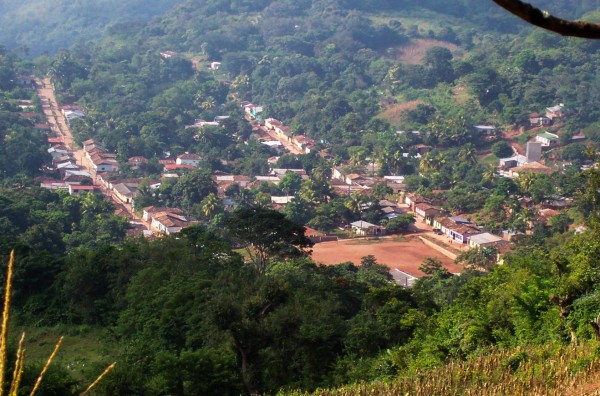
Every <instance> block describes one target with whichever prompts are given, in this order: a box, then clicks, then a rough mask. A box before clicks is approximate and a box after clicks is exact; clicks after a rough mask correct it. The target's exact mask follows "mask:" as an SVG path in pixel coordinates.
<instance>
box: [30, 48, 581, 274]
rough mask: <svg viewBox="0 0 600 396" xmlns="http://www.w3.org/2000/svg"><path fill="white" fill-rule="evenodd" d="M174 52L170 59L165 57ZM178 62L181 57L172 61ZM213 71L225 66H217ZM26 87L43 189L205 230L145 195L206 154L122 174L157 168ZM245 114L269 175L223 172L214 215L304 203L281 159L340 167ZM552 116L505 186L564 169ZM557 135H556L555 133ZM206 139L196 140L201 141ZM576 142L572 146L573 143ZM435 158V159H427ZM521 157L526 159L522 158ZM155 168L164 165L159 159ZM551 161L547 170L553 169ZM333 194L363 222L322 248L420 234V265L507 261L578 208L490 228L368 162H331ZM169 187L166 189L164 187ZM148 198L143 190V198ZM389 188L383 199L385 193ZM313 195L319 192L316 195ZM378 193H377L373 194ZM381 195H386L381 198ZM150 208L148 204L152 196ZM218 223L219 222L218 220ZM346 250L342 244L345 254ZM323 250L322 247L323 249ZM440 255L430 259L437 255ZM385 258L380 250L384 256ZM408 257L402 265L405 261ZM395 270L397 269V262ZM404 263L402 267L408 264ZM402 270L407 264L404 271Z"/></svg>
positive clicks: (298, 173) (296, 175) (246, 108)
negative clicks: (556, 153)
mask: <svg viewBox="0 0 600 396" xmlns="http://www.w3.org/2000/svg"><path fill="white" fill-rule="evenodd" d="M168 55H169V53H168V52H165V53H161V56H162V57H165V56H168ZM171 56H174V55H173V54H171ZM210 67H217V66H215V65H213V64H211V65H210V66H209V68H210ZM23 84H24V85H25V86H30V87H37V88H38V94H39V96H40V98H41V100H42V109H43V112H44V116H41V115H34V114H33V113H22V114H21V116H22V117H34V116H35V117H39V118H40V120H41V122H40V123H37V124H35V128H36V130H38V131H39V132H40V133H44V134H46V135H47V140H48V146H49V148H48V153H49V154H50V155H51V157H52V163H51V164H48V165H47V171H48V174H54V178H48V177H47V178H45V179H43V180H41V182H40V186H41V187H43V188H47V189H51V190H64V191H68V193H69V194H71V195H76V194H81V193H102V194H104V195H105V196H106V197H107V198H108V199H110V200H112V201H113V203H114V204H115V207H116V208H117V212H116V213H117V214H122V215H125V216H127V217H128V218H129V220H130V224H131V230H130V232H131V233H132V234H136V233H141V234H143V235H145V236H147V237H152V236H156V235H161V234H165V235H171V234H174V233H177V232H179V231H181V230H182V229H184V228H186V227H189V226H192V225H195V224H199V222H200V220H201V219H199V218H198V213H196V214H195V215H194V214H192V213H190V211H189V208H188V210H187V211H186V210H184V209H185V208H181V207H168V206H162V207H161V206H144V205H143V204H140V202H144V199H141V198H140V197H143V195H144V194H145V195H146V196H148V195H150V196H152V195H157V194H159V192H160V191H161V188H164V187H161V186H165V185H173V183H176V181H177V180H178V179H179V178H180V177H182V176H183V175H184V174H186V173H187V172H190V171H193V170H195V169H198V168H202V167H203V166H204V165H205V160H204V159H203V157H202V156H201V155H199V154H197V153H193V152H184V153H182V154H179V155H177V156H164V157H162V158H160V159H158V164H157V165H158V167H159V169H161V170H162V172H161V175H160V176H154V177H151V178H147V177H129V176H126V175H125V174H123V172H121V170H122V168H123V167H126V168H127V170H128V172H129V173H130V174H131V172H134V173H135V172H136V171H137V170H139V169H140V168H142V167H144V166H148V164H149V162H150V161H151V159H149V158H145V157H143V156H134V157H130V158H127V159H126V161H123V159H121V160H118V159H117V158H118V153H115V152H110V151H109V150H107V149H106V148H105V146H104V144H103V143H102V142H99V141H98V140H96V139H94V138H89V139H87V140H84V141H82V142H81V148H79V145H78V144H77V143H76V142H75V141H74V140H73V137H72V133H71V131H70V127H69V124H70V122H72V120H74V119H80V118H84V117H86V111H85V109H83V108H81V107H79V106H77V105H63V106H60V105H58V104H57V103H56V100H55V99H54V98H53V96H52V94H49V92H48V90H49V89H50V90H51V89H52V88H51V86H50V82H49V80H44V81H41V80H33V79H29V80H26V79H25V78H23ZM22 106H23V110H29V108H28V107H26V106H27V103H23V104H22ZM239 108H240V109H239V110H238V111H239V112H240V115H241V116H243V117H244V119H245V120H246V122H248V123H249V125H250V127H251V130H252V133H251V136H250V139H253V140H256V141H258V142H260V143H261V144H262V145H264V146H266V147H268V148H269V150H270V151H271V152H272V153H273V155H272V156H271V157H270V158H269V159H268V166H269V169H270V171H269V172H268V173H265V174H258V175H252V176H250V175H242V174H227V173H223V172H215V173H214V174H212V175H211V179H212V181H213V183H214V186H215V187H216V190H215V194H214V196H213V197H214V199H215V202H213V203H212V205H213V206H214V208H215V210H216V208H217V207H218V208H221V210H225V211H232V210H234V209H235V208H236V207H237V206H238V205H239V204H240V199H239V198H240V196H241V197H243V196H244V193H243V192H244V191H264V193H262V200H261V201H260V202H261V205H266V206H269V207H271V208H273V209H275V210H279V211H284V210H285V208H286V207H287V206H290V207H291V206H292V205H293V203H296V202H299V200H304V197H302V198H300V195H301V191H300V185H301V184H302V183H305V182H306V181H309V183H310V182H311V179H310V178H309V174H308V173H307V172H306V170H304V169H296V168H278V167H277V164H278V161H279V159H280V158H281V157H282V156H286V155H288V156H289V155H309V154H312V155H316V156H318V157H320V158H321V159H323V160H324V161H327V162H328V163H333V157H332V156H331V154H329V152H330V150H329V149H328V146H327V144H323V143H322V142H321V143H318V142H316V141H315V140H314V139H311V138H308V137H305V136H303V135H298V134H294V133H292V132H291V130H290V128H289V127H288V126H286V125H284V124H283V123H282V122H281V121H279V120H277V119H275V118H265V119H263V111H264V110H263V106H260V105H255V104H253V103H250V102H248V101H240V102H239ZM546 110H547V111H546V113H545V114H539V113H531V114H530V115H529V116H528V125H525V126H523V127H521V131H520V133H521V136H525V135H526V136H529V139H528V140H527V141H526V142H525V144H524V148H523V145H519V144H518V143H515V142H514V140H509V141H510V142H511V145H510V146H509V147H510V148H511V149H512V152H513V155H511V156H508V157H505V158H499V159H498V162H497V163H496V164H495V165H494V167H495V169H494V171H493V173H492V177H500V178H506V179H517V181H522V180H523V179H527V178H531V177H532V176H534V175H538V174H544V175H550V174H552V173H553V172H557V171H560V168H557V167H560V166H564V164H563V165H560V163H559V162H556V161H550V159H551V158H552V151H553V150H555V149H557V148H560V147H561V145H562V144H564V143H563V142H562V140H561V138H560V137H559V135H558V134H555V133H552V132H549V131H548V130H547V128H550V127H552V125H553V124H555V123H560V122H561V121H562V120H563V119H564V118H565V117H567V116H568V111H567V110H566V109H565V108H564V105H563V104H560V105H556V106H552V107H548V108H547V109H546ZM229 118H230V116H229V115H227V116H217V117H215V119H214V120H213V121H205V120H202V119H196V120H195V123H194V124H192V125H189V126H186V129H191V130H195V131H201V130H202V129H203V128H207V127H208V128H219V127H221V123H222V122H224V121H225V120H228V119H229ZM553 130H555V129H553ZM472 133H473V134H474V136H475V137H478V138H480V139H487V140H490V141H500V140H501V139H502V138H503V136H506V135H505V134H503V132H502V131H499V130H498V128H497V127H496V126H493V125H475V126H473V127H472ZM396 134H397V135H404V134H405V132H404V131H397V132H396ZM429 134H431V132H427V131H422V132H421V131H412V132H411V134H410V135H411V136H412V139H413V141H412V142H413V143H412V145H410V146H406V147H405V148H404V150H405V151H404V152H402V153H401V155H402V157H403V158H405V159H407V160H411V161H414V163H415V164H416V166H417V167H418V168H420V169H421V170H424V169H426V167H425V166H424V162H425V161H426V160H427V158H428V156H429V155H431V152H432V150H436V149H437V147H436V146H434V145H427V144H424V143H423V141H424V139H423V137H426V136H428V135H429ZM198 136H199V135H196V139H198ZM571 140H572V141H581V140H585V137H584V136H583V135H581V134H579V135H574V136H572V137H571ZM567 143H568V142H567ZM428 153H429V154H428ZM521 153H522V154H521ZM154 161H156V160H154ZM544 163H548V165H545V164H544ZM325 174H326V175H328V176H327V179H326V183H325V184H326V189H327V190H328V191H329V193H328V194H330V196H329V197H326V198H325V200H326V201H327V200H329V199H331V197H333V196H338V197H346V198H348V199H350V200H355V201H357V205H358V207H357V212H356V213H358V218H359V220H356V221H351V219H343V218H338V220H335V221H334V222H333V224H331V225H332V226H333V227H331V226H329V227H327V229H325V230H319V229H318V227H316V228H317V229H316V228H315V227H314V225H313V224H310V223H309V224H310V225H311V226H312V227H308V228H307V232H308V234H307V235H309V236H310V237H311V239H312V240H313V241H315V242H317V243H322V242H323V241H328V242H327V243H332V241H338V242H335V243H338V244H339V240H340V238H341V240H344V239H345V238H351V239H353V238H367V239H371V238H376V239H382V240H385V239H386V238H388V239H389V238H393V235H396V234H397V233H398V232H400V233H401V234H402V235H405V236H415V237H418V238H419V239H420V241H422V242H423V253H422V257H421V258H425V257H427V255H428V254H432V253H435V254H440V253H441V255H442V256H445V257H446V258H450V259H452V260H454V259H456V257H458V255H459V254H461V253H464V252H465V251H468V250H470V249H475V250H477V251H488V252H493V254H494V255H495V257H496V258H495V259H494V260H495V261H496V262H498V263H501V262H502V255H503V254H504V253H505V252H507V251H510V250H511V246H512V244H511V242H510V241H511V239H512V238H514V237H516V236H518V235H519V234H526V233H527V232H530V231H528V230H531V229H532V228H533V227H534V224H538V223H539V222H541V223H542V224H552V221H553V220H552V219H553V218H555V217H556V216H560V215H561V214H562V213H565V211H566V210H568V209H569V207H570V199H569V198H565V197H561V196H548V197H544V199H543V200H542V201H541V202H534V201H533V200H532V199H531V198H528V197H515V198H517V199H518V200H517V202H518V205H519V206H520V208H518V211H519V212H520V211H526V213H528V218H527V219H525V222H524V224H522V225H520V226H518V227H514V228H512V229H498V228H497V227H494V228H490V227H489V223H487V224H486V222H485V221H482V219H481V217H480V216H479V215H476V216H475V217H474V216H473V214H469V213H462V212H461V211H460V210H456V209H455V208H450V207H448V205H447V203H446V196H445V193H446V191H445V190H434V191H430V192H427V193H425V194H423V193H419V192H410V189H409V188H407V185H406V182H405V176H404V175H401V174H400V175H399V174H385V173H382V171H381V167H380V164H378V163H377V161H376V160H375V159H373V158H372V157H371V158H369V157H368V155H365V157H364V159H363V161H362V164H361V163H360V162H359V163H358V164H357V163H356V162H353V161H352V160H351V161H349V162H345V163H344V162H343V163H339V164H336V165H332V166H331V168H330V169H327V170H326V172H325ZM286 179H287V182H286V185H288V184H289V183H290V180H292V181H295V182H296V183H297V186H296V187H295V188H293V189H292V190H290V187H289V186H288V187H281V185H282V184H281V182H282V180H286ZM165 183H166V184H165ZM142 191H143V193H142ZM381 191H383V193H381ZM313 193H314V192H313ZM374 193H375V194H374ZM375 195H376V196H377V197H378V198H374V197H375ZM146 201H147V199H146ZM501 210H503V211H506V213H505V215H506V216H511V212H512V211H514V210H515V208H509V207H506V208H502V209H501ZM209 215H210V216H212V215H214V214H213V213H209ZM398 218H403V219H407V218H408V219H410V220H409V221H408V223H406V224H405V225H404V226H403V227H402V228H401V229H398V228H394V227H393V226H391V225H392V224H395V223H394V222H395V220H394V219H398ZM341 249H343V247H341ZM318 250H319V248H318V247H317V248H316V251H317V252H318ZM428 252H431V253H428ZM375 254H376V253H375ZM400 260H402V259H400ZM390 264H391V263H390ZM400 264H401V263H400ZM400 266H401V265H400ZM395 271H397V272H398V273H400V274H401V275H400V278H399V279H400V280H399V281H398V282H399V283H405V284H407V285H408V283H409V281H408V279H412V280H411V281H410V282H411V283H412V282H413V280H414V279H417V278H418V277H419V276H421V274H422V272H420V271H419V270H417V269H416V268H414V267H408V269H404V270H400V269H398V268H396V269H395Z"/></svg>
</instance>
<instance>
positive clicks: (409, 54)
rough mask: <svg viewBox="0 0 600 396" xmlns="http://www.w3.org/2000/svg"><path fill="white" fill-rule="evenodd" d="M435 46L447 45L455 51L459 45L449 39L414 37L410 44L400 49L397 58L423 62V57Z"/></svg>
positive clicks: (414, 63) (407, 61) (410, 61)
mask: <svg viewBox="0 0 600 396" xmlns="http://www.w3.org/2000/svg"><path fill="white" fill-rule="evenodd" d="M433 47H445V48H448V49H449V50H450V51H452V52H454V51H456V50H457V49H458V46H457V45H456V44H453V43H449V42H447V41H440V40H433V39H412V40H410V44H407V45H405V46H403V47H402V48H400V49H399V51H398V55H397V56H396V59H397V60H399V61H403V62H406V63H410V64H413V65H416V64H421V63H423V58H424V57H425V53H426V52H427V50H428V49H430V48H433Z"/></svg>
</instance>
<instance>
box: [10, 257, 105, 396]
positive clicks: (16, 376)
mask: <svg viewBox="0 0 600 396" xmlns="http://www.w3.org/2000/svg"><path fill="white" fill-rule="evenodd" d="M14 265H15V252H14V251H12V252H10V258H9V260H8V269H7V271H6V282H5V286H4V308H3V310H2V328H1V329H0V396H4V389H5V388H6V385H8V384H7V383H6V360H7V349H8V347H7V345H8V323H9V320H10V303H11V292H12V281H13V269H14ZM63 338H64V337H60V339H59V340H58V342H57V343H56V345H55V346H54V350H53V351H52V353H51V354H50V356H49V357H48V360H47V361H46V364H45V365H44V367H43V368H42V371H41V372H40V374H39V376H38V377H37V380H36V381H35V385H34V386H33V388H32V390H31V393H30V394H29V396H33V395H35V393H36V392H37V391H38V389H39V387H40V385H41V383H42V380H43V379H44V374H46V371H48V368H49V367H50V364H51V363H52V361H53V360H54V357H55V356H56V354H57V353H58V350H59V348H60V346H61V344H62V341H63ZM24 341H25V333H23V334H22V335H21V339H20V340H19V347H18V348H17V357H16V360H15V367H14V369H13V374H12V380H11V383H10V388H9V391H8V396H17V395H18V392H19V385H20V384H21V378H22V376H23V368H24V363H25V349H24V346H23V345H24ZM115 364H116V363H113V364H111V365H110V366H108V367H107V368H106V369H105V370H104V371H103V372H102V374H100V376H99V377H98V378H97V379H96V380H95V381H94V382H92V383H91V384H90V385H89V386H88V387H87V388H86V389H85V391H83V393H81V396H83V395H86V394H88V393H89V392H90V391H91V390H92V389H93V388H94V387H95V386H96V384H98V382H100V381H101V380H102V378H104V377H105V376H106V374H108V372H109V371H111V370H112V369H113V368H114V367H115Z"/></svg>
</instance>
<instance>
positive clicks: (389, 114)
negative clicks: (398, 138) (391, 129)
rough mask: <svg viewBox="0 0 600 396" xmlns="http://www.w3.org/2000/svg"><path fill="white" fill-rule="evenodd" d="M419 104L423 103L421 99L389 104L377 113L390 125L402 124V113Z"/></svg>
mask: <svg viewBox="0 0 600 396" xmlns="http://www.w3.org/2000/svg"><path fill="white" fill-rule="evenodd" d="M420 104H425V102H423V101H422V100H411V101H409V102H404V103H399V104H394V105H390V106H387V107H386V108H385V110H384V111H383V112H382V113H380V114H379V117H381V118H383V119H384V120H386V121H387V122H389V123H390V124H392V125H396V126H399V125H401V124H402V122H404V115H405V114H406V113H407V112H408V111H411V110H414V109H416V108H417V106H418V105H420Z"/></svg>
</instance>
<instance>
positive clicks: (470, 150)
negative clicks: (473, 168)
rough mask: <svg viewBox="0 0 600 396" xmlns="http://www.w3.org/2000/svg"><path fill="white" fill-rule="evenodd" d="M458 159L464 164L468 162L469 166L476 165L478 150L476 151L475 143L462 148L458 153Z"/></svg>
mask: <svg viewBox="0 0 600 396" xmlns="http://www.w3.org/2000/svg"><path fill="white" fill-rule="evenodd" d="M458 158H459V159H460V160H461V161H463V162H467V163H469V164H476V163H477V150H476V149H475V146H474V145H473V143H467V144H465V145H464V146H462V147H461V148H460V150H459V151H458Z"/></svg>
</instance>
